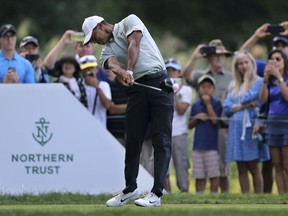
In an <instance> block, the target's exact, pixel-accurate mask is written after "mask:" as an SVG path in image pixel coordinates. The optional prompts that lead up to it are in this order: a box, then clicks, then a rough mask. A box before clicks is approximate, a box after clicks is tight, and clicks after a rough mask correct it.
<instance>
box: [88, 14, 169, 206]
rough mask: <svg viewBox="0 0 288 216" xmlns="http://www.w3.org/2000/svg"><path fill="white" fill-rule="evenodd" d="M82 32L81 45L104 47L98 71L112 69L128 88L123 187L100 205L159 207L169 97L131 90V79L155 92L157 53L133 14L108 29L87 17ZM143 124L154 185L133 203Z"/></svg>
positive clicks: (161, 67) (161, 71) (162, 74)
mask: <svg viewBox="0 0 288 216" xmlns="http://www.w3.org/2000/svg"><path fill="white" fill-rule="evenodd" d="M82 29H83V32H84V34H85V40H84V44H87V43H89V42H92V43H97V44H101V45H105V46H104V47H103V49H102V53H101V57H100V61H101V64H102V65H103V67H104V68H106V69H110V70H112V71H113V72H114V73H115V74H116V75H117V76H118V77H119V78H120V80H122V81H123V84H125V85H127V86H130V88H127V95H128V105H127V112H126V115H127V117H126V133H127V140H126V153H125V170H124V172H125V182H126V187H125V188H124V190H123V191H122V193H120V194H118V195H117V196H115V197H113V198H111V199H109V200H108V201H107V202H106V205H107V206H110V207H112V206H113V207H114V206H115V207H116V206H122V205H124V204H126V203H127V202H128V201H129V200H135V201H134V203H135V204H136V205H138V206H147V207H150V206H161V199H160V197H161V196H162V191H163V187H164V182H165V178H166V174H167V170H168V166H169V161H170V157H171V132H172V118H173V110H174V108H173V103H174V102H173V93H164V92H160V91H156V90H153V89H149V88H144V87H142V86H137V85H133V82H134V80H135V81H137V82H138V83H142V84H146V85H149V86H154V87H157V88H160V82H161V81H162V80H164V79H165V78H167V77H168V75H167V72H166V70H165V64H164V60H163V58H162V56H161V53H160V51H159V49H158V47H157V45H156V43H155V42H154V40H153V38H152V37H151V35H150V33H149V32H148V30H147V28H146V27H145V25H144V24H143V22H142V21H141V20H140V19H139V18H138V17H137V16H136V15H133V14H132V15H129V16H128V17H126V18H124V19H123V20H122V21H121V22H119V23H116V24H114V25H112V24H110V23H108V22H106V21H105V20H104V19H103V18H102V17H99V16H91V17H88V18H86V19H85V20H84V22H83V25H82ZM149 123H151V130H152V131H151V132H152V145H153V148H154V185H153V188H152V190H151V192H150V193H148V194H147V195H146V196H144V197H143V198H139V194H140V193H139V190H138V187H137V176H138V171H139V158H140V152H141V148H142V143H143V140H144V136H145V132H146V129H147V126H148V124H149ZM115 181H117V179H115Z"/></svg>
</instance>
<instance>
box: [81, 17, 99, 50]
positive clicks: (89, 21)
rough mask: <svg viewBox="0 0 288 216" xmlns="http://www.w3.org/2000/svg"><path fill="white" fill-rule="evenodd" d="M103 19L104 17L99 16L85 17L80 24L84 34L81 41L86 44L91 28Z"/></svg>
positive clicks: (90, 34) (89, 37)
mask: <svg viewBox="0 0 288 216" xmlns="http://www.w3.org/2000/svg"><path fill="white" fill-rule="evenodd" d="M103 20H104V18H103V17H100V16H90V17H87V18H85V20H84V22H83V25H82V30H83V32H84V34H85V39H84V42H83V44H84V45H86V44H87V43H88V42H89V41H90V39H91V36H92V32H93V29H94V28H95V27H96V26H97V25H98V23H100V22H102V21H103Z"/></svg>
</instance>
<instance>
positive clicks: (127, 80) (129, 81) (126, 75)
mask: <svg viewBox="0 0 288 216" xmlns="http://www.w3.org/2000/svg"><path fill="white" fill-rule="evenodd" d="M119 76H120V78H121V80H122V81H123V83H124V85H126V86H132V85H133V84H134V78H133V72H132V71H130V70H126V71H125V72H123V73H121V74H119Z"/></svg>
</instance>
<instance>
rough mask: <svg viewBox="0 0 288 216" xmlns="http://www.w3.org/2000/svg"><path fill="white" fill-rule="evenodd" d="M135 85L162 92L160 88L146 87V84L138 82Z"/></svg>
mask: <svg viewBox="0 0 288 216" xmlns="http://www.w3.org/2000/svg"><path fill="white" fill-rule="evenodd" d="M134 85H138V86H142V87H145V88H150V89H154V90H157V91H162V90H161V89H160V88H156V87H154V86H149V85H145V84H142V83H138V82H134Z"/></svg>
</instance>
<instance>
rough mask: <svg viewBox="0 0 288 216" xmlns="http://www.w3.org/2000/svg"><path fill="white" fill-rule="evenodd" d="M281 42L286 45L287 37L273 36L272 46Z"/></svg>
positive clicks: (287, 42)
mask: <svg viewBox="0 0 288 216" xmlns="http://www.w3.org/2000/svg"><path fill="white" fill-rule="evenodd" d="M278 42H281V43H283V44H285V46H288V39H287V38H284V37H274V38H273V46H275V45H276V43H278Z"/></svg>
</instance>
